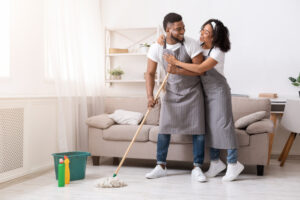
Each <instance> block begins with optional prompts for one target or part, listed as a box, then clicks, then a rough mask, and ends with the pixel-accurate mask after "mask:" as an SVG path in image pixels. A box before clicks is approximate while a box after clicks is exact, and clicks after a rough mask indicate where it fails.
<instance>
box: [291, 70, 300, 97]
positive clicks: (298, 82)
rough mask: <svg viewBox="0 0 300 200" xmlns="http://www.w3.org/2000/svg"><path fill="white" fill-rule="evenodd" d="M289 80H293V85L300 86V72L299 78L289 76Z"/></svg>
mask: <svg viewBox="0 0 300 200" xmlns="http://www.w3.org/2000/svg"><path fill="white" fill-rule="evenodd" d="M289 80H290V81H291V83H292V85H294V86H296V87H299V86H300V73H299V75H298V77H297V78H294V77H289ZM298 92H299V97H300V90H299V91H298Z"/></svg>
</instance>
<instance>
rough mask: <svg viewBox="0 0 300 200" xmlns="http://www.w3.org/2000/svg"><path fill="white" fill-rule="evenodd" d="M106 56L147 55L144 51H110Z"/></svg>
mask: <svg viewBox="0 0 300 200" xmlns="http://www.w3.org/2000/svg"><path fill="white" fill-rule="evenodd" d="M106 56H147V54H146V53H110V54H106Z"/></svg>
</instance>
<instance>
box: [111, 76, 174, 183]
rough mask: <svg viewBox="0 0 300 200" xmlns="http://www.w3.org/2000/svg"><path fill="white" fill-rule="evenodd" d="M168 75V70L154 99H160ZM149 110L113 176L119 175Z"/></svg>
mask: <svg viewBox="0 0 300 200" xmlns="http://www.w3.org/2000/svg"><path fill="white" fill-rule="evenodd" d="M168 77H169V72H168V73H167V75H166V76H165V78H164V81H163V82H162V84H161V86H160V88H159V89H158V91H157V93H156V95H155V98H154V101H156V100H157V99H158V97H159V94H160V92H161V90H162V89H163V87H164V85H165V83H166V82H167V79H168ZM149 112H150V108H148V110H147V112H146V114H145V116H144V119H143V121H142V123H141V124H140V126H139V128H138V129H137V131H136V133H135V135H134V137H133V138H132V140H131V142H130V144H129V146H128V148H127V150H126V152H125V154H124V156H123V158H122V160H121V162H120V164H119V166H118V168H117V169H116V171H115V173H114V175H113V177H115V176H117V174H118V172H119V170H120V168H121V167H122V165H123V162H124V161H125V159H126V156H127V154H128V152H129V150H130V148H131V146H132V145H133V143H134V141H135V138H136V137H137V136H138V134H139V133H140V131H141V129H142V127H143V125H144V123H145V121H146V119H147V117H148V114H149Z"/></svg>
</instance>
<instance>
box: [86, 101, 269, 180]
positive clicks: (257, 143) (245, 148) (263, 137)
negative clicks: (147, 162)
mask: <svg viewBox="0 0 300 200" xmlns="http://www.w3.org/2000/svg"><path fill="white" fill-rule="evenodd" d="M232 106H233V115H234V121H236V120H237V119H239V118H241V117H243V116H246V115H248V114H251V113H254V112H257V111H266V112H267V114H266V116H265V119H263V120H262V121H259V122H255V123H254V124H252V125H251V129H249V130H248V128H250V127H249V126H248V128H247V129H243V130H241V129H236V134H237V136H238V142H239V150H238V160H239V161H240V162H241V163H243V164H245V165H256V166H257V175H261V176H262V175H263V173H264V166H265V165H266V164H267V159H268V145H269V138H268V133H271V132H273V124H272V122H271V121H270V120H269V117H270V108H271V104H270V100H268V99H251V98H247V97H232ZM116 109H125V110H130V111H137V112H142V113H145V111H146V110H147V101H146V98H144V97H106V98H105V112H106V113H113V112H114V110H116ZM159 111H160V104H158V105H156V107H155V108H153V110H152V111H151V112H150V114H149V117H148V119H147V121H146V123H145V125H144V126H143V128H142V130H141V132H140V134H139V136H138V137H137V138H136V142H135V143H134V144H133V146H132V148H131V150H130V152H129V154H128V156H127V158H140V159H156V142H157V134H158V124H159ZM87 123H88V126H89V152H90V153H91V154H92V159H93V164H94V165H99V159H100V157H101V156H106V157H114V158H121V157H122V156H123V155H124V152H125V151H126V149H127V147H128V145H129V143H130V141H131V139H132V138H133V136H134V134H135V132H136V130H137V128H138V126H135V125H118V124H114V122H113V120H111V119H110V118H108V116H107V114H102V115H100V116H95V117H92V118H90V119H88V121H87ZM249 132H250V133H249ZM208 150H209V149H208V147H206V153H205V162H208V161H209V151H208ZM225 155H226V154H225V152H223V153H222V155H221V157H222V159H223V160H224V161H226V159H224V158H225V157H224V156H225ZM167 160H174V161H190V162H192V161H193V154H192V137H191V136H187V135H173V136H172V137H171V144H170V147H169V152H168V157H167Z"/></svg>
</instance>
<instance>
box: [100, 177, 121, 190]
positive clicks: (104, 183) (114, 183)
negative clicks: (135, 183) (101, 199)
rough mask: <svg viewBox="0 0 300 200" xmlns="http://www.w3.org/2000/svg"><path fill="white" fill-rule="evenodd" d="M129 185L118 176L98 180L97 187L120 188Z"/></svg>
mask: <svg viewBox="0 0 300 200" xmlns="http://www.w3.org/2000/svg"><path fill="white" fill-rule="evenodd" d="M124 186H127V184H126V183H125V182H124V181H121V180H119V179H118V178H117V177H105V178H101V179H99V180H98V181H97V182H96V187H97V188H119V187H124Z"/></svg>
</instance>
